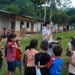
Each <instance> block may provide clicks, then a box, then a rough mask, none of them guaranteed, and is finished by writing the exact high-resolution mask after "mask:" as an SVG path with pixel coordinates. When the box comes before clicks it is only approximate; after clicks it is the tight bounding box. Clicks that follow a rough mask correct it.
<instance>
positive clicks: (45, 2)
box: [44, 1, 46, 22]
mask: <svg viewBox="0 0 75 75" xmlns="http://www.w3.org/2000/svg"><path fill="white" fill-rule="evenodd" d="M45 20H46V1H45V10H44V22H45Z"/></svg>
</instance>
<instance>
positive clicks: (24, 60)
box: [23, 45, 30, 75]
mask: <svg viewBox="0 0 75 75" xmlns="http://www.w3.org/2000/svg"><path fill="white" fill-rule="evenodd" d="M29 48H30V47H29V45H28V46H26V47H25V51H26V50H28V49H29ZM26 61H27V59H26V54H24V57H23V65H24V75H26V64H27V62H26Z"/></svg>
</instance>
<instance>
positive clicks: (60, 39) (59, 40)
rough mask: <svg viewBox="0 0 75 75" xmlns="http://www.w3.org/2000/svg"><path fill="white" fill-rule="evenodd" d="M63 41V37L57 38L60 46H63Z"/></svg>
mask: <svg viewBox="0 0 75 75" xmlns="http://www.w3.org/2000/svg"><path fill="white" fill-rule="evenodd" d="M61 41H62V38H61V37H58V38H57V42H58V45H59V46H61Z"/></svg>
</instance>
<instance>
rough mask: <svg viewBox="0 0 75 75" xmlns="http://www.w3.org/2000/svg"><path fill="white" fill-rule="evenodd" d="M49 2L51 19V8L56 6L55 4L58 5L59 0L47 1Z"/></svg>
mask: <svg viewBox="0 0 75 75" xmlns="http://www.w3.org/2000/svg"><path fill="white" fill-rule="evenodd" d="M48 2H49V3H50V9H51V10H50V20H51V18H52V14H53V13H52V12H53V8H55V7H56V5H60V4H61V2H60V0H49V1H48Z"/></svg>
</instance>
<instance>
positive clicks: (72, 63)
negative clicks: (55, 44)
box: [68, 39, 75, 75]
mask: <svg viewBox="0 0 75 75" xmlns="http://www.w3.org/2000/svg"><path fill="white" fill-rule="evenodd" d="M71 44H72V51H71V52H72V54H71V57H69V58H68V61H69V75H75V39H74V40H72V42H71Z"/></svg>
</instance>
